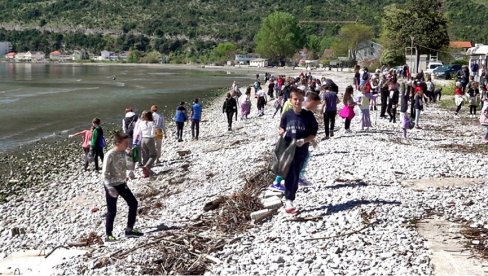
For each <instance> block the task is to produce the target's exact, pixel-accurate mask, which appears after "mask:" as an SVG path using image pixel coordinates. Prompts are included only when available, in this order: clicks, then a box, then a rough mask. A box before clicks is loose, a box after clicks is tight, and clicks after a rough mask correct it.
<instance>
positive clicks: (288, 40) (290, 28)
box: [255, 12, 304, 65]
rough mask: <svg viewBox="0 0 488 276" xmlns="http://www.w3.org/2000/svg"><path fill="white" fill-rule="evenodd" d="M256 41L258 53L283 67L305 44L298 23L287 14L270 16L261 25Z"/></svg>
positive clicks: (280, 13) (278, 13)
mask: <svg viewBox="0 0 488 276" xmlns="http://www.w3.org/2000/svg"><path fill="white" fill-rule="evenodd" d="M255 40H256V51H257V52H258V53H260V54H261V55H263V56H264V57H267V58H270V59H271V60H272V61H277V62H280V63H281V64H282V65H283V64H284V63H285V60H286V58H290V57H292V56H293V54H294V53H295V52H296V51H297V50H298V49H299V48H300V47H302V46H303V44H304V43H303V36H302V33H301V30H300V27H299V26H298V21H297V20H296V18H295V17H294V16H293V15H291V14H289V13H285V12H273V13H272V14H270V15H268V16H267V17H266V18H265V19H264V20H263V22H262V23H261V27H260V29H259V31H258V33H257V35H256V39H255Z"/></svg>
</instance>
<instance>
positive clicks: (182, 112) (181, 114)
mask: <svg viewBox="0 0 488 276" xmlns="http://www.w3.org/2000/svg"><path fill="white" fill-rule="evenodd" d="M229 95H230V94H229ZM186 121H188V115H187V114H186V108H185V102H181V103H180V105H179V106H178V107H177V108H176V113H175V122H176V139H178V142H183V127H184V126H185V122H186Z"/></svg>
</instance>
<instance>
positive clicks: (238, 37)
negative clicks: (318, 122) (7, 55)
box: [0, 0, 488, 54]
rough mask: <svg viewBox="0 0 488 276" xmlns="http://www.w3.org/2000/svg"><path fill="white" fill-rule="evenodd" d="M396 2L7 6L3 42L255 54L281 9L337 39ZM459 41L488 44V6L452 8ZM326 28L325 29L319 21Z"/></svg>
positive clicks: (198, 0)
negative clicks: (267, 20) (230, 46)
mask: <svg viewBox="0 0 488 276" xmlns="http://www.w3.org/2000/svg"><path fill="white" fill-rule="evenodd" d="M404 2H405V1H401V0H399V1H394V0H369V1H363V0H345V1H344V0H305V1H303V0H301V1H300V0H280V1H278V0H260V1H255V0H251V1H228V0H189V1H181V0H178V1H176V0H130V1H129V0H50V1H37V0H8V1H1V2H0V40H10V41H12V42H14V47H15V49H16V50H18V51H24V50H27V49H32V50H43V51H46V52H47V51H50V50H54V49H73V48H86V49H88V50H90V51H93V52H97V51H100V50H102V49H110V50H128V49H130V48H132V49H138V50H141V51H149V50H153V49H155V50H158V51H160V52H163V53H167V52H183V53H186V54H188V53H189V54H198V53H202V52H204V51H206V50H207V49H209V48H212V47H213V46H214V45H215V44H216V43H218V42H220V41H232V42H236V43H237V44H239V45H240V46H241V48H242V49H243V50H245V51H252V50H253V48H254V35H255V34H256V32H257V30H258V28H259V25H260V23H261V19H262V18H263V17H264V16H266V15H268V14H269V13H271V12H272V11H275V10H280V11H287V12H290V13H292V14H294V15H295V16H296V17H297V18H298V19H299V20H300V21H318V22H317V23H310V22H309V23H303V24H302V27H303V29H304V31H305V32H306V33H307V34H316V35H319V36H322V37H324V36H333V35H335V34H336V33H337V31H338V30H339V28H340V27H341V24H340V23H327V22H331V21H334V22H335V21H358V22H362V23H365V24H370V25H373V26H374V29H375V31H376V32H378V31H379V22H380V20H381V12H382V9H383V7H384V6H385V5H388V4H392V3H404ZM444 5H445V10H446V14H447V16H448V18H449V20H450V34H451V39H465V40H471V41H474V42H488V30H486V29H485V28H483V27H484V23H485V22H487V19H488V13H487V12H485V11H486V9H487V7H488V1H487V0H449V1H445V3H444ZM319 21H320V22H319Z"/></svg>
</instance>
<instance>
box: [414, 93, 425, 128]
mask: <svg viewBox="0 0 488 276" xmlns="http://www.w3.org/2000/svg"><path fill="white" fill-rule="evenodd" d="M415 91H416V93H415V96H414V98H413V100H414V102H415V103H414V105H415V128H418V129H421V127H420V125H419V121H420V113H421V112H422V111H423V110H424V91H423V89H422V87H421V86H420V85H419V86H417V87H416V88H415Z"/></svg>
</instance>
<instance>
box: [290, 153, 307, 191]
mask: <svg viewBox="0 0 488 276" xmlns="http://www.w3.org/2000/svg"><path fill="white" fill-rule="evenodd" d="M307 154H308V148H306V149H301V148H297V151H296V152H295V157H294V158H293V162H291V165H290V169H289V171H288V175H287V176H286V178H285V198H286V199H287V200H295V195H296V193H297V191H298V179H299V178H300V171H301V170H302V168H303V164H304V163H305V159H306V158H307Z"/></svg>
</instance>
